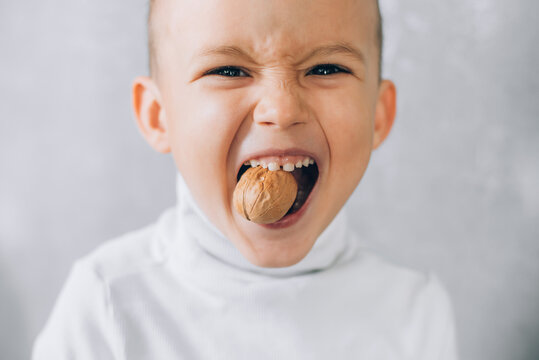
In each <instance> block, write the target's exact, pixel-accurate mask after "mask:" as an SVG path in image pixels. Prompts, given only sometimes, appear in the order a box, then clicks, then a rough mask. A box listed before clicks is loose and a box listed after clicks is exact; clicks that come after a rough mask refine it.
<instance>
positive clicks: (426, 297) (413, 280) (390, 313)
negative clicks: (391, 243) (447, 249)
mask: <svg viewBox="0 0 539 360" xmlns="http://www.w3.org/2000/svg"><path fill="white" fill-rule="evenodd" d="M357 264H358V266H360V268H362V269H363V275H361V277H360V278H361V280H360V281H361V284H359V286H365V287H366V289H368V290H367V292H368V293H369V295H371V294H372V296H371V301H372V302H373V303H376V304H377V308H379V309H380V310H381V311H382V312H383V314H382V315H381V316H380V318H381V319H384V324H385V325H386V326H388V328H391V329H396V331H398V332H399V333H401V334H406V336H405V337H404V338H403V340H402V341H403V342H404V343H406V346H407V347H409V348H416V350H415V351H416V353H417V354H425V355H424V356H418V357H416V358H420V359H423V358H430V359H456V357H457V356H456V336H455V324H454V311H453V306H452V302H451V299H450V296H449V293H448V291H447V290H446V288H445V286H444V284H443V283H442V281H441V280H440V278H439V277H438V276H437V275H436V274H435V273H434V272H432V271H418V270H415V269H411V268H407V267H404V266H400V265H396V264H393V263H391V262H389V261H387V260H384V259H382V258H381V257H379V256H377V255H374V254H373V253H372V252H370V251H364V252H362V254H361V255H360V261H358V262H357ZM357 273H362V272H361V271H358V272H357ZM356 285H357V283H356Z"/></svg>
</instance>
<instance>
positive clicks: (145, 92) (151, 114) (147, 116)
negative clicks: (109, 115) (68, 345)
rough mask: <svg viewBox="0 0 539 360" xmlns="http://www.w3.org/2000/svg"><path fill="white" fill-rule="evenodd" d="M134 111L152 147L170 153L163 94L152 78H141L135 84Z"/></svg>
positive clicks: (142, 131) (139, 125)
mask: <svg viewBox="0 0 539 360" xmlns="http://www.w3.org/2000/svg"><path fill="white" fill-rule="evenodd" d="M133 109H134V110H135V116H136V118H137V125H138V128H139V130H140V132H141V133H142V135H143V136H144V138H145V139H146V141H147V142H148V143H149V144H150V145H151V147H153V148H154V149H155V150H157V151H159V152H161V153H168V152H170V143H169V141H168V132H167V126H166V115H165V111H164V109H163V106H162V101H161V93H160V92H159V89H158V87H157V85H156V84H155V82H154V81H153V80H152V79H151V78H149V77H147V76H139V77H137V78H136V79H135V81H134V82H133Z"/></svg>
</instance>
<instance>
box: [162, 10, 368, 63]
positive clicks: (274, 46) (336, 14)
mask: <svg viewBox="0 0 539 360" xmlns="http://www.w3.org/2000/svg"><path fill="white" fill-rule="evenodd" d="M156 6H157V8H156V9H153V12H154V15H153V19H152V24H153V25H152V26H153V31H152V32H153V36H154V42H156V43H157V45H158V46H159V47H160V51H165V52H172V51H173V52H176V53H178V51H179V52H181V53H182V54H184V55H188V56H189V57H192V56H193V55H194V54H197V53H201V52H204V50H205V49H211V48H216V47H220V46H232V47H238V48H241V49H243V50H244V51H245V52H247V53H249V54H253V55H254V56H257V57H258V59H257V60H261V61H266V60H267V61H271V60H276V59H280V58H291V59H296V58H298V57H301V56H303V55H304V54H305V53H306V52H309V51H311V50H312V49H313V48H316V47H319V46H320V45H324V44H328V43H346V44H352V45H353V46H355V47H357V48H360V49H361V52H362V53H363V54H365V55H366V56H365V57H366V58H370V57H371V56H370V55H371V54H370V53H373V54H372V55H374V53H375V52H376V46H375V45H376V41H375V38H376V26H377V8H376V2H375V1H374V0H159V1H157V4H156ZM163 43H166V46H162V44H163Z"/></svg>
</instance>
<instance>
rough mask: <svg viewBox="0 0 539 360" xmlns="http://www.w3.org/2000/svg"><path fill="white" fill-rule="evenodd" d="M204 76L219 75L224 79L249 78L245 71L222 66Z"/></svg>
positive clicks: (234, 67)
mask: <svg viewBox="0 0 539 360" xmlns="http://www.w3.org/2000/svg"><path fill="white" fill-rule="evenodd" d="M204 75H218V76H224V77H247V76H249V74H247V73H246V72H245V71H243V70H242V69H240V68H239V67H236V66H221V67H218V68H216V69H213V70H210V71H208V72H206V73H205V74H204Z"/></svg>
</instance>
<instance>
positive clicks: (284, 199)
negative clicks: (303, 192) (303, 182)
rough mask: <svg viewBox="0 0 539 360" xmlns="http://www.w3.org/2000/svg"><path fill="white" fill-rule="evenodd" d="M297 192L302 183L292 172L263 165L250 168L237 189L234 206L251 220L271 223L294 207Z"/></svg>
mask: <svg viewBox="0 0 539 360" xmlns="http://www.w3.org/2000/svg"><path fill="white" fill-rule="evenodd" d="M297 192H298V185H297V183H296V179H294V176H293V175H292V174H291V173H289V172H286V171H282V170H277V171H270V170H268V169H264V168H263V167H261V166H258V167H255V168H249V169H248V170H247V171H246V172H245V173H244V174H243V175H242V177H241V179H240V181H239V182H238V184H237V185H236V189H235V190H234V200H233V201H234V207H235V208H236V211H237V212H238V213H239V214H240V215H242V216H243V217H244V218H246V219H247V220H250V221H252V222H254V223H257V224H271V223H274V222H276V221H279V220H280V219H281V218H282V217H283V216H285V214H286V213H287V212H288V210H290V208H291V207H292V205H293V204H294V201H295V200H296V194H297Z"/></svg>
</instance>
